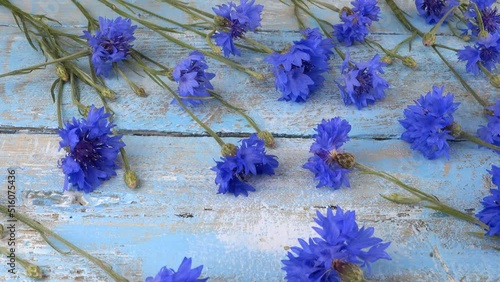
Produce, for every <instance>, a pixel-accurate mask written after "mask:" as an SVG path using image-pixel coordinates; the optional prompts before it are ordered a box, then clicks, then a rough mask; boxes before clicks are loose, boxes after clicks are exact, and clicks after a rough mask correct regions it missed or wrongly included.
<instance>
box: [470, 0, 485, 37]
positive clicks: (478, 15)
mask: <svg viewBox="0 0 500 282" xmlns="http://www.w3.org/2000/svg"><path fill="white" fill-rule="evenodd" d="M470 4H472V6H474V11H475V12H476V18H477V24H478V25H479V33H480V34H482V33H484V32H485V30H484V22H483V16H482V15H481V11H479V7H478V6H477V4H476V3H474V2H472V1H471V2H470Z"/></svg>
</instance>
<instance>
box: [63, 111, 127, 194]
mask: <svg viewBox="0 0 500 282" xmlns="http://www.w3.org/2000/svg"><path fill="white" fill-rule="evenodd" d="M108 117H109V114H108V113H105V112H104V108H99V109H96V108H95V107H94V106H93V105H92V107H91V108H90V110H89V113H88V115H87V118H82V119H80V120H77V119H76V118H73V123H71V122H67V123H66V124H65V125H64V128H60V129H59V130H58V134H59V136H60V137H61V139H62V140H61V141H60V142H59V146H60V148H59V149H61V148H64V149H65V150H66V152H67V153H66V156H65V157H64V158H62V159H61V160H60V162H59V166H60V167H61V168H62V171H63V172H64V175H65V181H64V189H63V190H64V191H65V190H68V186H69V185H70V184H71V186H74V187H76V189H77V190H78V191H84V192H85V193H90V192H92V191H94V189H95V188H97V187H98V186H99V185H101V181H103V180H108V179H110V178H111V176H115V175H116V172H115V170H116V169H117V168H119V167H118V165H117V164H116V157H117V156H118V153H119V152H120V148H122V147H124V146H125V144H124V143H123V142H122V141H121V135H118V136H113V133H112V132H111V129H112V128H113V127H114V126H115V125H114V124H112V123H109V122H108V121H107V118H108Z"/></svg>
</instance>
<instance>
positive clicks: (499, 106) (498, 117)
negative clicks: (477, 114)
mask: <svg viewBox="0 0 500 282" xmlns="http://www.w3.org/2000/svg"><path fill="white" fill-rule="evenodd" d="M488 110H490V111H492V112H493V116H488V124H487V125H486V126H481V127H480V128H479V129H478V130H477V135H478V136H479V138H481V139H482V140H484V141H486V142H488V143H490V144H493V145H495V146H500V100H497V102H496V104H495V105H494V106H491V107H488ZM495 152H497V153H499V154H500V151H495Z"/></svg>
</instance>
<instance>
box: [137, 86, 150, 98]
mask: <svg viewBox="0 0 500 282" xmlns="http://www.w3.org/2000/svg"><path fill="white" fill-rule="evenodd" d="M134 92H135V94H137V96H139V97H146V96H148V95H147V94H146V90H144V88H142V87H138V86H135V87H134Z"/></svg>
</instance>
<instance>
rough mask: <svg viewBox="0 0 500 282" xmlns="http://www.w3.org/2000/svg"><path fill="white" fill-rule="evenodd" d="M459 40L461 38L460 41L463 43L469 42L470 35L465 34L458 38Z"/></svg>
mask: <svg viewBox="0 0 500 282" xmlns="http://www.w3.org/2000/svg"><path fill="white" fill-rule="evenodd" d="M460 38H462V40H463V41H465V42H469V41H470V35H467V34H465V35H462V36H460Z"/></svg>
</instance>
